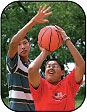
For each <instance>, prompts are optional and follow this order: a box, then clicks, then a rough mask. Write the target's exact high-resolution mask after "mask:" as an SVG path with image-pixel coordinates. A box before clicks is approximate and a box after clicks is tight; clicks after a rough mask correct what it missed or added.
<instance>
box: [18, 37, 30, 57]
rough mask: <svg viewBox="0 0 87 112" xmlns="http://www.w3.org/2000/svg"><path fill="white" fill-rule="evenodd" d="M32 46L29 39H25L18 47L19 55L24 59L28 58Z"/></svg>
mask: <svg viewBox="0 0 87 112" xmlns="http://www.w3.org/2000/svg"><path fill="white" fill-rule="evenodd" d="M29 49H30V44H29V42H28V40H27V39H25V38H24V39H23V40H21V41H20V43H19V45H18V53H19V55H20V56H22V57H26V56H28V54H29Z"/></svg>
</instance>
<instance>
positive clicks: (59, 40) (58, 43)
mask: <svg viewBox="0 0 87 112" xmlns="http://www.w3.org/2000/svg"><path fill="white" fill-rule="evenodd" d="M57 35H58V31H57ZM58 39H59V42H58V48H59V44H60V38H59V35H58Z"/></svg>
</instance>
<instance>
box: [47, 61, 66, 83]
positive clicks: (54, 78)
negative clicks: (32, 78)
mask: <svg viewBox="0 0 87 112" xmlns="http://www.w3.org/2000/svg"><path fill="white" fill-rule="evenodd" d="M63 75H64V70H61V67H60V65H59V64H58V63H57V62H56V61H49V62H48V64H47V65H46V69H45V77H46V80H47V81H48V82H50V83H52V84H54V85H56V84H57V83H58V82H59V81H60V80H61V76H63Z"/></svg>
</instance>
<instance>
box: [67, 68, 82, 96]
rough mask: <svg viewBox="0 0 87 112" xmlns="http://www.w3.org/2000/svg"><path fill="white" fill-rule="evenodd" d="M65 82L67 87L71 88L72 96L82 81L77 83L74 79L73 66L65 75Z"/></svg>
mask: <svg viewBox="0 0 87 112" xmlns="http://www.w3.org/2000/svg"><path fill="white" fill-rule="evenodd" d="M67 82H68V84H67V85H68V86H69V87H70V88H69V89H70V90H71V92H72V95H73V97H75V95H76V93H77V91H78V89H79V87H80V85H81V84H82V81H81V82H80V83H79V84H77V83H76V81H75V68H74V69H73V70H72V71H71V73H70V74H69V75H68V76H67Z"/></svg>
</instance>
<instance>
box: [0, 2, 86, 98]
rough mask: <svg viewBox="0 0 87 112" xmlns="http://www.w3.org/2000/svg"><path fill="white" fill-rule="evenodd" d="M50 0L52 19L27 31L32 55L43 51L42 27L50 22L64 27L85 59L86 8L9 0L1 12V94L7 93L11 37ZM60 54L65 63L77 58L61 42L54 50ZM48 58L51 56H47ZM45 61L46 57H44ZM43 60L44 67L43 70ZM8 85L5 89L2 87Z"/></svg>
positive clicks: (61, 3)
mask: <svg viewBox="0 0 87 112" xmlns="http://www.w3.org/2000/svg"><path fill="white" fill-rule="evenodd" d="M45 4H47V5H48V6H51V7H52V9H51V10H52V12H53V14H52V15H51V16H50V17H47V19H49V21H50V23H44V24H37V25H35V26H34V27H33V28H32V29H31V30H30V31H29V32H28V33H27V35H28V36H29V37H30V39H31V42H30V43H31V46H32V47H31V51H30V54H29V57H30V59H35V58H36V56H37V55H38V54H39V53H40V50H39V48H38V45H37V40H38V38H37V37H38V33H39V31H40V29H42V28H43V27H45V26H47V25H50V24H51V25H55V24H56V25H59V26H60V27H62V28H63V29H64V30H65V31H66V33H67V35H68V36H70V37H71V41H72V42H73V43H74V45H75V46H76V48H77V49H78V50H79V52H80V53H81V55H82V56H83V58H84V59H85V31H86V30H85V26H86V17H85V13H84V11H83V9H82V8H81V7H80V6H79V5H77V4H75V3H73V2H22V1H20V2H19V1H18V2H13V3H11V4H8V6H7V7H5V9H4V10H3V12H2V15H1V51H2V53H1V74H2V80H1V81H2V97H6V96H8V92H7V79H6V77H7V76H6V55H7V52H8V47H9V42H10V40H11V38H12V37H13V36H14V35H15V34H16V33H17V32H18V31H19V30H20V29H21V28H22V27H23V26H24V25H25V24H26V23H27V22H28V21H29V20H30V19H31V18H32V17H33V16H34V15H35V14H36V13H37V11H38V9H39V7H40V5H42V6H44V5H45ZM51 56H52V57H56V58H59V59H60V60H61V61H62V62H63V63H64V64H66V65H67V63H68V62H74V60H73V58H72V56H71V54H70V52H69V50H68V48H67V47H66V45H65V44H64V43H63V44H62V46H61V47H60V48H59V49H57V50H56V51H54V52H53V53H52V54H51ZM48 58H49V57H48ZM44 63H45V61H44ZM44 63H43V66H42V71H44ZM3 88H5V89H3Z"/></svg>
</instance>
